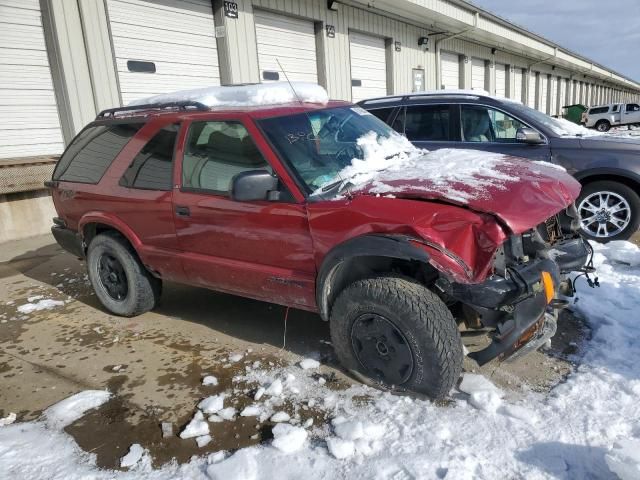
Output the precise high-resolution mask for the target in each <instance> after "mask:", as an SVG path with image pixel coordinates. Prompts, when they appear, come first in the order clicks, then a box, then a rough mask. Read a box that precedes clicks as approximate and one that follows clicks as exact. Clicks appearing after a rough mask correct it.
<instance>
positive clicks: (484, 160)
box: [336, 132, 580, 233]
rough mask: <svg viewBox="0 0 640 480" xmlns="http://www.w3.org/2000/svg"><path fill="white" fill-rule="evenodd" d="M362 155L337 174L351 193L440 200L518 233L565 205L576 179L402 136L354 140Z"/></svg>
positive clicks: (540, 165) (554, 169) (558, 170)
mask: <svg viewBox="0 0 640 480" xmlns="http://www.w3.org/2000/svg"><path fill="white" fill-rule="evenodd" d="M358 145H359V147H360V148H361V149H362V151H363V159H358V158H355V159H353V160H352V161H351V164H350V165H348V166H347V167H345V168H343V169H342V170H341V171H340V172H339V174H338V175H336V178H339V179H341V180H342V181H343V184H344V185H346V184H349V185H350V188H349V190H350V193H351V194H354V195H357V194H378V195H390V196H394V197H400V198H408V199H418V200H419V199H426V200H432V199H435V200H443V201H447V202H451V203H458V204H464V205H467V206H468V207H469V208H471V209H472V210H475V211H478V212H484V213H491V214H494V215H496V216H497V217H499V218H501V219H502V221H503V222H504V223H505V224H506V225H508V226H509V228H510V229H511V230H512V231H513V232H514V233H521V232H523V231H525V230H527V229H529V228H531V227H532V226H535V225H537V224H539V223H541V222H543V221H545V220H546V219H548V218H549V217H550V216H552V215H554V214H556V213H557V212H559V211H560V210H562V209H564V208H566V207H567V206H568V205H569V204H571V202H572V201H574V200H575V198H576V197H577V196H578V194H579V193H580V184H579V183H578V182H577V181H576V180H575V179H574V178H573V177H571V176H570V175H569V174H568V173H566V171H565V170H564V169H563V168H562V167H558V166H556V165H551V164H548V163H546V162H531V161H529V160H525V159H520V158H517V157H511V156H508V155H502V154H497V153H488V152H483V151H478V150H458V149H442V150H437V151H434V152H428V151H427V150H422V149H418V148H416V147H414V146H413V145H412V144H411V143H410V142H409V141H408V140H407V139H406V138H404V137H402V136H400V135H393V136H391V137H389V138H385V137H377V136H376V134H375V133H373V132H369V133H367V134H365V135H363V136H362V137H360V138H359V139H358Z"/></svg>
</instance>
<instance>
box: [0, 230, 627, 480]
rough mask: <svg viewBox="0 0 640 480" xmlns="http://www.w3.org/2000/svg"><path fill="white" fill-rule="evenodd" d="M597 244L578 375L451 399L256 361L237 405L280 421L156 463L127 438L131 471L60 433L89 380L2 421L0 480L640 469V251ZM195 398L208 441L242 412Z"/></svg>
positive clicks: (488, 386)
mask: <svg viewBox="0 0 640 480" xmlns="http://www.w3.org/2000/svg"><path fill="white" fill-rule="evenodd" d="M595 250H596V253H595V258H594V260H595V264H596V266H597V268H598V273H597V275H598V277H599V280H600V284H601V287H600V288H599V289H590V288H589V287H587V285H586V283H585V282H584V281H580V280H579V281H578V291H579V297H578V301H577V303H576V304H575V308H576V310H578V311H579V312H580V313H581V314H582V315H584V316H585V318H586V319H587V320H588V322H589V324H590V326H591V328H592V338H591V340H590V341H589V342H588V343H587V345H586V348H585V351H584V355H583V358H582V359H581V360H580V362H579V363H580V365H579V367H578V368H577V370H576V371H575V373H573V374H572V375H571V376H570V377H569V378H568V380H567V381H566V382H564V383H562V384H561V385H559V386H557V387H556V388H555V389H554V390H552V391H551V393H550V394H549V395H543V394H539V393H533V392H523V393H522V394H516V393H513V392H511V393H508V392H504V391H501V390H500V389H499V388H498V387H496V386H494V385H493V384H492V383H491V382H490V381H489V380H487V379H486V378H485V377H482V376H479V375H474V374H466V375H465V377H464V378H463V382H462V383H461V385H460V388H459V389H458V390H456V391H454V392H452V398H453V400H452V402H451V403H449V404H447V405H435V404H432V403H430V402H428V401H424V400H419V399H413V398H411V397H407V396H393V395H390V394H386V393H381V392H377V391H374V390H371V389H370V388H367V387H364V386H354V387H351V388H349V389H347V390H343V391H337V390H331V389H330V388H328V386H327V384H325V382H324V381H323V380H324V379H323V377H322V375H321V366H319V365H318V364H317V363H316V362H314V361H312V360H307V361H303V362H301V363H299V364H292V365H289V366H286V367H283V368H279V367H271V368H265V367H264V366H262V365H256V366H255V367H254V368H247V369H246V373H245V374H244V375H243V376H242V377H241V378H238V379H237V381H239V382H249V383H254V384H255V385H256V386H261V387H262V388H258V390H257V392H259V394H258V393H256V398H255V403H254V404H253V405H251V406H250V407H247V408H248V410H247V409H245V410H247V411H246V412H244V411H243V412H241V413H240V415H243V414H245V415H255V416H257V417H259V418H260V419H261V421H266V420H267V419H271V421H273V422H277V423H278V426H277V427H275V428H274V431H273V434H274V440H272V441H269V442H268V443H266V444H263V445H261V446H257V447H248V448H244V449H241V450H239V451H236V452H234V453H228V452H218V453H216V454H212V455H209V456H208V457H199V458H193V459H192V460H191V461H190V462H189V463H187V464H183V465H175V464H169V465H166V466H165V467H163V468H161V469H155V470H154V469H153V468H152V467H151V462H150V459H149V457H148V455H147V454H146V452H145V451H144V450H143V449H142V447H140V446H139V445H137V444H133V445H131V447H130V449H129V451H128V452H126V453H127V454H126V455H125V456H124V458H123V460H122V465H126V466H130V467H129V470H128V471H121V472H120V471H119V472H112V471H103V470H99V469H98V468H96V467H95V458H94V457H93V456H92V454H90V453H86V452H83V451H82V450H81V449H80V448H79V447H78V446H77V445H76V444H75V442H74V441H73V439H72V438H71V437H70V436H68V435H67V434H66V433H64V431H63V427H64V426H65V425H67V424H68V423H70V422H72V421H73V420H74V419H76V418H78V417H80V416H81V415H82V414H83V413H84V412H85V411H87V410H88V409H91V408H95V407H97V406H98V405H100V404H101V403H103V402H105V401H106V400H107V399H108V398H109V395H108V393H106V392H101V391H89V392H82V393H80V394H78V395H75V396H73V397H71V398H69V399H67V400H64V401H63V402H61V403H59V404H57V405H55V406H53V407H51V408H49V409H48V410H47V411H46V412H45V413H44V414H43V416H42V419H41V420H40V421H35V422H28V423H14V422H13V421H12V418H10V417H8V418H7V419H6V420H5V421H2V420H0V478H12V479H19V478H24V479H56V480H58V479H60V480H62V479H64V480H74V479H86V478H92V479H107V478H108V479H144V480H147V479H170V478H171V479H173V478H184V479H208V478H209V479H224V480H253V479H271V478H274V479H275V478H277V479H283V480H284V479H298V478H305V479H316V478H317V479H321V478H322V479H324V478H372V479H393V480H404V479H418V478H420V479H422V478H424V479H434V478H446V479H492V480H493V479H502V478H516V479H517V478H527V479H547V478H553V479H565V478H566V479H607V478H612V479H615V478H616V476H619V477H620V478H622V479H624V480H628V479H638V478H640V363H639V362H638V359H640V342H638V340H637V326H638V319H639V317H638V312H639V311H640V249H639V248H638V247H637V246H635V245H633V244H631V243H628V242H612V243H609V244H608V245H606V246H602V245H595ZM226 393H227V394H228V395H233V394H234V392H233V390H231V391H229V392H226ZM364 397H367V398H368V400H367V401H364V402H363V401H361V399H362V398H364ZM285 403H286V404H289V405H295V407H296V410H298V411H300V410H305V409H320V410H322V411H324V412H326V413H327V415H328V417H329V418H330V419H331V421H330V422H329V424H328V425H313V424H312V422H310V421H309V420H306V421H302V420H301V419H300V416H299V415H295V414H294V415H288V414H287V413H284V412H282V411H281V407H282V406H283V405H284V404H285ZM195 407H196V406H195V405H194V409H195ZM199 407H200V409H199V410H194V411H197V412H198V413H195V415H194V425H193V432H189V434H191V433H194V435H197V436H198V438H199V440H198V441H199V442H202V443H203V444H204V443H208V442H213V443H215V441H216V439H215V437H214V438H211V439H210V438H208V437H207V431H208V428H206V423H207V421H216V422H218V421H226V422H233V421H235V419H236V418H237V417H236V414H235V413H236V412H235V411H234V412H231V411H228V403H227V397H226V396H220V397H215V398H214V397H212V398H209V399H205V400H204V401H203V402H201V403H200V404H199ZM225 407H227V408H225ZM225 410H227V411H226V412H225ZM223 412H224V413H223ZM209 414H211V416H210V417H209V418H207V415H209ZM212 417H215V418H212ZM196 427H197V428H196ZM187 428H189V427H187ZM174 434H180V432H174ZM187 436H189V435H187ZM184 441H193V440H184Z"/></svg>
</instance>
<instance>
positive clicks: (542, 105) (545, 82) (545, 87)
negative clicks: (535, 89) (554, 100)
mask: <svg viewBox="0 0 640 480" xmlns="http://www.w3.org/2000/svg"><path fill="white" fill-rule="evenodd" d="M548 100H549V78H548V77H547V76H546V75H544V74H543V75H540V98H539V100H538V110H540V111H541V112H543V113H547V102H548Z"/></svg>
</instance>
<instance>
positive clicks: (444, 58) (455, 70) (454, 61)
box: [440, 52, 460, 89]
mask: <svg viewBox="0 0 640 480" xmlns="http://www.w3.org/2000/svg"><path fill="white" fill-rule="evenodd" d="M440 67H441V68H440V71H441V76H442V87H443V88H449V89H452V88H453V89H456V88H460V56H459V55H458V54H457V53H448V52H441V53H440Z"/></svg>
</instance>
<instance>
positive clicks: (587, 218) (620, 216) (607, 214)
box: [578, 191, 631, 238]
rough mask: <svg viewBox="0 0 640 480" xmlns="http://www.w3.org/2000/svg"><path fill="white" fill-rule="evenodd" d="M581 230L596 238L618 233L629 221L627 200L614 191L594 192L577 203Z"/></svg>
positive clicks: (629, 213) (629, 208)
mask: <svg viewBox="0 0 640 480" xmlns="http://www.w3.org/2000/svg"><path fill="white" fill-rule="evenodd" d="M578 212H579V213H580V223H581V226H582V230H583V231H585V232H586V233H587V234H589V235H591V236H593V237H596V238H610V237H613V236H615V235H618V234H619V233H620V232H622V231H623V230H624V229H625V228H627V227H628V226H629V223H630V222H631V207H630V206H629V202H627V200H626V199H625V198H624V197H622V196H621V195H619V194H617V193H615V192H608V191H603V192H594V193H592V194H590V195H588V196H586V197H585V198H584V199H583V200H582V201H581V202H580V204H579V205H578Z"/></svg>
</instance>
